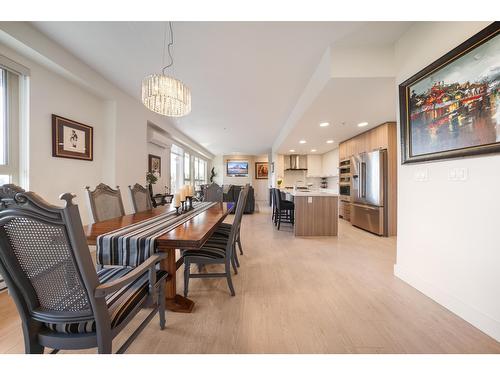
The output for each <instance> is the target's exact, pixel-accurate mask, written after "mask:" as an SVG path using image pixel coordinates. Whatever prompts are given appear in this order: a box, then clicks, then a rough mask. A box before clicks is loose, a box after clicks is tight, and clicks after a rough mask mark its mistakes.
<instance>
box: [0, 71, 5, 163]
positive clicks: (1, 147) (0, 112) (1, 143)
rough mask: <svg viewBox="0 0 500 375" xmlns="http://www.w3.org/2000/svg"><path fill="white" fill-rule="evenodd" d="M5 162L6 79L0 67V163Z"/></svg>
mask: <svg viewBox="0 0 500 375" xmlns="http://www.w3.org/2000/svg"><path fill="white" fill-rule="evenodd" d="M5 164H7V80H6V71H5V70H4V69H0V165H5Z"/></svg>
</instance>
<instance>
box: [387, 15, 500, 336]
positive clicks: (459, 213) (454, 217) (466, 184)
mask: <svg viewBox="0 0 500 375" xmlns="http://www.w3.org/2000/svg"><path fill="white" fill-rule="evenodd" d="M487 24H488V23H485V22H453V23H450V22H442V23H418V24H415V25H414V26H413V27H412V28H410V29H409V30H408V32H407V33H406V34H404V36H403V37H402V38H401V39H400V40H399V41H398V42H397V44H396V48H395V54H396V64H397V69H398V74H397V83H401V82H402V81H404V80H406V79H407V78H409V77H410V76H412V75H413V74H415V73H416V72H418V71H419V70H421V69H422V68H424V67H425V66H427V65H428V64H430V63H432V62H433V61H434V60H436V59H438V58H439V57H441V56H442V55H444V54H445V53H447V52H448V51H450V50H451V49H453V48H454V47H456V46H457V45H459V44H460V43H462V42H463V41H465V40H466V39H468V38H469V37H470V36H472V35H474V34H475V33H476V32H478V31H480V30H481V29H483V28H484V27H485V26H487ZM398 119H399V116H398ZM399 139H400V138H399V136H398V140H399ZM455 167H459V168H466V169H467V170H468V176H469V177H468V179H467V180H466V181H463V182H452V181H448V177H447V176H448V172H449V170H450V169H451V168H455ZM499 167H500V155H490V156H480V157H468V158H463V159H455V160H446V161H439V162H431V163H425V164H416V165H405V166H402V165H401V164H399V170H398V180H399V184H398V239H397V264H396V266H395V268H394V271H395V274H396V275H397V276H398V277H400V278H401V279H403V280H405V281H407V282H408V283H409V284H411V285H412V286H414V287H415V288H417V289H419V290H420V291H422V292H423V293H425V294H427V295H428V296H430V297H431V298H433V299H435V300H436V301H437V302H439V303H440V304H442V305H444V306H445V307H447V308H448V309H450V310H451V311H453V312H454V313H456V314H457V315H459V316H461V317H462V318H464V319H465V320H467V321H468V322H470V323H471V324H473V325H475V326H476V327H478V328H479V329H481V330H483V331H484V332H486V333H487V334H489V335H490V336H492V337H494V338H495V339H496V340H500V299H499V298H498V296H499V295H500V268H499V266H500V251H499V250H500V247H499V237H498V233H499V231H498V228H499V225H498V223H499V219H498V213H499V212H500V195H499V194H498V193H497V192H498V191H500V172H499ZM422 170H426V171H427V173H428V181H425V182H417V181H416V180H415V178H414V176H415V173H416V172H418V171H422Z"/></svg>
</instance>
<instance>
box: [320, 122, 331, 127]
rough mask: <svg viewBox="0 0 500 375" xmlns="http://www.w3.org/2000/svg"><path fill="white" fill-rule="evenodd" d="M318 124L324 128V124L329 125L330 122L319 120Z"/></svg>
mask: <svg viewBox="0 0 500 375" xmlns="http://www.w3.org/2000/svg"><path fill="white" fill-rule="evenodd" d="M319 126H321V127H322V128H324V127H326V126H330V123H329V122H320V124H319Z"/></svg>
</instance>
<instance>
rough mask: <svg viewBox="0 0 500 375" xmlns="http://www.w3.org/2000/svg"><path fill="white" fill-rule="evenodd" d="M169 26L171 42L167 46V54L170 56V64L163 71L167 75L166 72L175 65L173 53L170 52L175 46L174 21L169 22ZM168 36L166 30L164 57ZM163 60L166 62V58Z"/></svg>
mask: <svg viewBox="0 0 500 375" xmlns="http://www.w3.org/2000/svg"><path fill="white" fill-rule="evenodd" d="M168 26H169V28H170V42H169V43H168V45H167V52H168V56H169V58H170V63H169V64H168V65H166V66H164V67H163V69H162V70H161V73H162V74H165V70H166V69H168V68H170V67H171V66H172V65H174V58H173V57H172V52H171V51H170V48H171V47H172V46H173V45H174V31H173V30H172V21H169V22H168ZM166 34H167V32H166V30H165V38H164V41H163V56H165V40H166V36H167V35H166ZM163 60H165V58H164V59H163Z"/></svg>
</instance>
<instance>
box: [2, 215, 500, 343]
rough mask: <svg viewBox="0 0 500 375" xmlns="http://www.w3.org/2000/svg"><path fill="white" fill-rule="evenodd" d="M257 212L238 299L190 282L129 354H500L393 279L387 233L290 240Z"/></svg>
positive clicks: (249, 227) (220, 287)
mask: <svg viewBox="0 0 500 375" xmlns="http://www.w3.org/2000/svg"><path fill="white" fill-rule="evenodd" d="M261 211H264V212H260V213H255V214H253V215H245V216H244V217H243V224H242V242H243V246H244V251H245V254H244V255H243V256H240V262H241V268H240V272H239V274H238V275H236V276H234V278H233V281H234V284H235V288H236V297H230V295H229V292H228V289H227V285H226V282H225V280H224V279H213V280H210V279H194V280H191V282H190V294H189V297H190V298H192V299H193V300H194V301H195V302H196V305H195V309H194V313H192V314H180V313H171V312H168V313H167V328H166V329H165V330H164V331H160V330H159V327H158V318H157V317H155V319H153V321H152V322H151V323H150V324H149V325H148V326H147V327H146V329H145V330H144V331H143V332H142V334H141V335H140V336H139V337H138V338H137V339H136V340H135V342H134V343H133V344H132V345H131V347H130V348H129V350H128V353H499V352H500V343H498V342H496V341H495V340H493V339H492V338H490V337H488V336H487V335H485V334H483V333H482V332H480V331H479V330H477V329H476V328H474V327H473V326H471V325H470V324H468V323H467V322H465V321H464V320H462V319H460V318H459V317H457V316H456V315H454V314H452V313H451V312H449V311H448V310H446V309H445V308H444V307H442V306H440V305H438V304H437V303H435V302H434V301H432V300H431V299H429V298H427V297H426V296H424V295H423V294H421V293H420V292H418V291H417V290H415V289H414V288H412V287H410V286H409V285H407V284H405V283H404V282H402V281H401V280H399V279H397V278H396V277H395V276H394V275H393V265H394V263H395V259H396V241H395V239H394V238H380V237H377V236H374V235H372V234H369V233H366V232H364V231H362V230H360V229H356V228H353V227H351V226H350V224H349V223H347V222H345V221H343V220H340V223H339V236H338V237H336V238H335V237H324V238H319V237H317V238H297V237H294V236H293V233H292V229H291V227H290V226H289V225H287V224H284V225H283V226H282V230H281V231H279V232H278V231H277V230H276V229H275V228H274V227H273V225H272V224H271V219H270V213H269V212H265V211H266V210H265V209H262V208H261ZM179 277H180V279H179V280H178V287H179V291H181V290H180V288H181V285H182V272H179ZM145 313H146V311H144V312H143V313H141V317H143V316H144V314H145ZM0 316H1V319H0V353H22V352H23V340H22V332H21V327H20V321H19V318H18V315H17V312H16V309H15V306H14V304H13V303H12V300H11V299H10V297H8V295H7V294H6V293H3V294H1V295H0ZM139 322H140V319H139V317H138V318H136V319H135V321H134V326H135V325H137V324H139ZM132 328H133V327H130V329H129V330H128V331H127V332H125V333H123V334H120V335H119V337H118V338H117V339H116V340H115V344H114V348H115V349H116V348H117V347H118V346H119V345H120V344H121V343H122V342H123V341H124V340H125V339H126V336H125V335H126V334H128V333H129V332H130V330H131V329H132ZM79 352H80V353H85V352H88V353H95V352H96V351H95V350H87V351H79Z"/></svg>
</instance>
